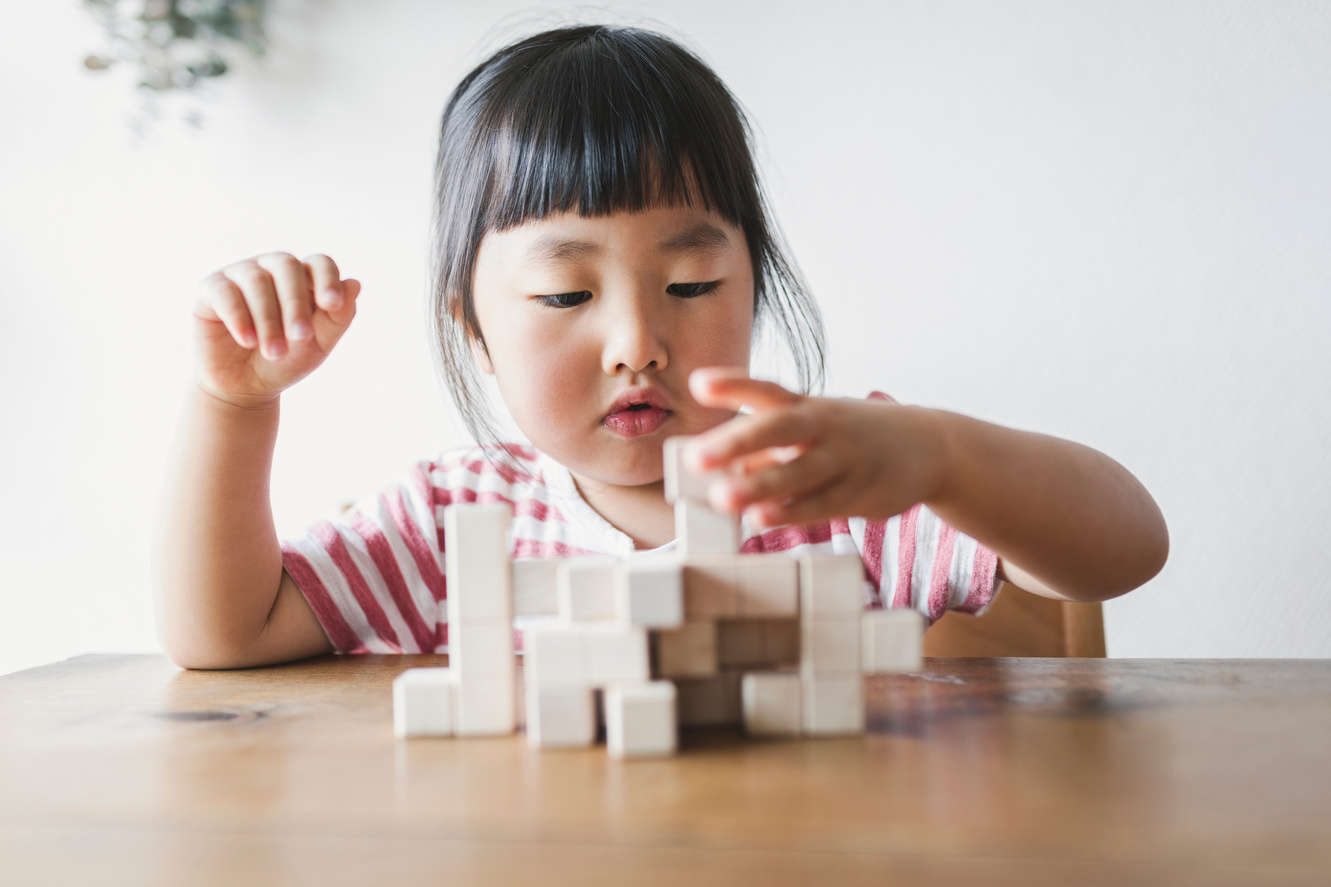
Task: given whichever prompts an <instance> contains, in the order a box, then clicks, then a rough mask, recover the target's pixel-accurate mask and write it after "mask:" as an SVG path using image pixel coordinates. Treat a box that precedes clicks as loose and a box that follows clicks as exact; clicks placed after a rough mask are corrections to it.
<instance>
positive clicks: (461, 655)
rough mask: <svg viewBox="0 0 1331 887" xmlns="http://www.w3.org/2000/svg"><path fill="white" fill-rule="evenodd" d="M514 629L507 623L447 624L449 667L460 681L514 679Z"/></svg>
mask: <svg viewBox="0 0 1331 887" xmlns="http://www.w3.org/2000/svg"><path fill="white" fill-rule="evenodd" d="M513 656H514V653H513V627H512V625H510V624H509V623H507V622H490V623H471V624H465V623H464V624H462V625H449V627H448V664H449V667H450V668H452V669H453V674H454V676H455V677H456V678H457V680H459V681H467V680H470V679H472V678H504V677H507V678H509V679H511V678H512V676H513V671H514V666H515V662H514V659H513Z"/></svg>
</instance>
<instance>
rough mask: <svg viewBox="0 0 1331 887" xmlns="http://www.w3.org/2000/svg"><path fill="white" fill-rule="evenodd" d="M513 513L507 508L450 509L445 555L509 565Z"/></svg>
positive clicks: (446, 516)
mask: <svg viewBox="0 0 1331 887" xmlns="http://www.w3.org/2000/svg"><path fill="white" fill-rule="evenodd" d="M512 513H513V512H512V509H511V508H509V506H507V505H498V504H496V505H477V504H475V503H466V504H462V505H449V506H448V507H446V508H445V509H444V552H445V555H454V556H457V555H461V556H463V557H464V558H466V559H467V560H469V561H472V562H474V563H487V562H488V563H495V564H507V562H508V559H509V558H508V552H509V544H508V536H509V530H510V528H511V525H512Z"/></svg>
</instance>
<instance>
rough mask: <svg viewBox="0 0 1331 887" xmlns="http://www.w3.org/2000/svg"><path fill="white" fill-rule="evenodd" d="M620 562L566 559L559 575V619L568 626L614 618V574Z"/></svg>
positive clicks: (605, 558)
mask: <svg viewBox="0 0 1331 887" xmlns="http://www.w3.org/2000/svg"><path fill="white" fill-rule="evenodd" d="M619 569H620V561H619V558H616V557H611V556H609V555H600V554H595V555H587V556H585V557H570V558H564V559H563V560H562V561H561V562H560V564H559V567H558V572H557V573H556V593H557V595H558V598H559V618H560V619H562V620H564V621H565V622H604V621H608V620H612V619H614V618H615V584H616V579H615V574H616V573H617V572H618V571H619Z"/></svg>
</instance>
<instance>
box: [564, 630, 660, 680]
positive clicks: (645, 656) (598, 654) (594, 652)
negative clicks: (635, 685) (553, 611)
mask: <svg viewBox="0 0 1331 887" xmlns="http://www.w3.org/2000/svg"><path fill="white" fill-rule="evenodd" d="M581 633H582V669H583V674H584V675H585V676H586V679H587V683H588V684H590V685H591V686H594V687H607V686H609V685H611V684H614V683H620V682H634V681H647V680H650V679H651V656H650V655H649V652H648V646H647V630H646V629H645V628H641V627H638V626H627V627H622V626H616V625H606V626H599V625H598V626H584V627H582V632H581Z"/></svg>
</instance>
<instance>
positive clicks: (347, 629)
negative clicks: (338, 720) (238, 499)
mask: <svg viewBox="0 0 1331 887" xmlns="http://www.w3.org/2000/svg"><path fill="white" fill-rule="evenodd" d="M430 469H431V463H429V462H422V463H420V464H419V465H418V466H417V467H416V469H415V470H414V471H413V472H412V475H411V477H410V478H409V479H408V480H407V481H406V482H403V483H400V484H396V485H393V486H391V487H388V488H386V489H385V490H383V491H382V492H380V493H379V494H378V495H377V496H374V497H371V498H369V499H366V500H363V501H362V502H360V503H357V504H356V505H355V506H353V507H352V508H351V509H350V510H348V511H347V512H345V513H344V514H342V515H340V516H339V517H338V518H336V519H334V520H324V521H320V522H318V523H316V524H314V525H313V526H312V527H310V528H309V529H308V530H307V531H306V532H305V533H304V534H303V535H301V536H299V537H297V538H294V539H289V540H284V541H283V543H282V566H283V568H284V569H285V570H286V571H287V573H289V574H290V575H291V578H292V579H294V580H295V582H296V585H298V586H299V587H300V590H301V593H302V594H304V595H305V599H306V600H307V601H308V602H309V604H310V608H311V609H312V610H313V611H314V614H315V616H316V617H317V618H318V620H319V624H320V625H322V626H323V629H324V631H325V632H326V633H327V635H328V639H329V640H330V641H331V642H332V644H333V647H334V648H335V649H336V650H338V651H339V652H343V653H433V652H435V651H437V650H439V649H441V648H442V647H443V646H444V645H445V644H446V643H447V626H446V624H445V621H446V617H445V616H444V609H445V608H444V569H443V553H442V552H441V551H440V548H439V531H438V527H437V524H436V519H435V508H434V488H433V484H432V481H431V477H430Z"/></svg>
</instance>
